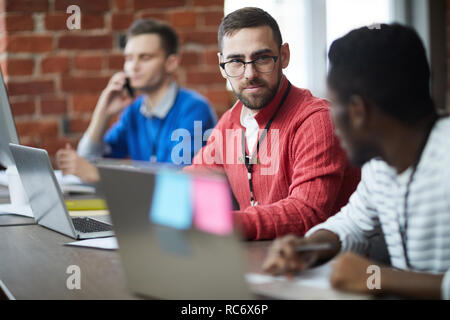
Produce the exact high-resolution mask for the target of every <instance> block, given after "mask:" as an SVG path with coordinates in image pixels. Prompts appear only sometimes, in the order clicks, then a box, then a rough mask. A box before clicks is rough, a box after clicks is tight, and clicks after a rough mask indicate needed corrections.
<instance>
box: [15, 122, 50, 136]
mask: <svg viewBox="0 0 450 320" xmlns="http://www.w3.org/2000/svg"><path fill="white" fill-rule="evenodd" d="M16 128H17V133H18V134H19V136H57V135H58V132H59V126H58V122H57V121H56V120H50V121H43V120H35V121H18V122H17V123H16Z"/></svg>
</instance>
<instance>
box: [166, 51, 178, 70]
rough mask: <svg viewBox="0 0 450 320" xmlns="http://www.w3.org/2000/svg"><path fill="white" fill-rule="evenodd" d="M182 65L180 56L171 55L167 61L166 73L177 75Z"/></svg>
mask: <svg viewBox="0 0 450 320" xmlns="http://www.w3.org/2000/svg"><path fill="white" fill-rule="evenodd" d="M179 65H180V56H179V55H177V54H171V55H170V56H168V57H167V59H166V72H167V73H169V74H173V73H175V71H176V70H177V69H178V66H179Z"/></svg>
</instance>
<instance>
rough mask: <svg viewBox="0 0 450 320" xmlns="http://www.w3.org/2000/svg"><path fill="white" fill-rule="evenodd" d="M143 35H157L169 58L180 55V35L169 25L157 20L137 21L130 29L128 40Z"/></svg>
mask: <svg viewBox="0 0 450 320" xmlns="http://www.w3.org/2000/svg"><path fill="white" fill-rule="evenodd" d="M141 34H157V35H158V36H159V38H160V39H161V46H162V48H163V49H164V51H165V52H166V55H167V56H169V55H171V54H177V53H178V46H179V40H178V35H177V33H176V32H175V30H174V29H173V28H172V27H171V26H169V25H168V24H166V23H164V22H161V21H158V20H155V19H139V20H136V21H135V22H133V24H132V25H131V26H130V28H129V29H128V31H127V37H126V40H127V41H128V40H129V39H130V38H131V37H134V36H138V35H141Z"/></svg>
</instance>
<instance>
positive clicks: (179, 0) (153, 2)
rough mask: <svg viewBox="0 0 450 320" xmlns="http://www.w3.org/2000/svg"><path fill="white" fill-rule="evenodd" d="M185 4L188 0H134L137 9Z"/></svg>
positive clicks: (181, 5)
mask: <svg viewBox="0 0 450 320" xmlns="http://www.w3.org/2000/svg"><path fill="white" fill-rule="evenodd" d="M185 5H186V0H150V1H149V0H134V9H135V10H142V9H155V8H173V7H183V6H185Z"/></svg>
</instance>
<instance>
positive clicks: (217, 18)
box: [203, 10, 223, 27]
mask: <svg viewBox="0 0 450 320" xmlns="http://www.w3.org/2000/svg"><path fill="white" fill-rule="evenodd" d="M222 18H223V11H222V10H221V11H210V12H205V13H204V14H203V19H204V23H205V26H217V27H219V25H220V23H221V21H222Z"/></svg>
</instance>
